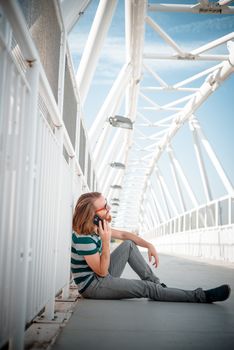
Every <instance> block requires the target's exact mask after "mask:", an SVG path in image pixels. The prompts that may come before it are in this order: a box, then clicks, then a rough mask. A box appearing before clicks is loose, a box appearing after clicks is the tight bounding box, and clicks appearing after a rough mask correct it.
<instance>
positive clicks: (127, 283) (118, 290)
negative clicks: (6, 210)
mask: <svg viewBox="0 0 234 350" xmlns="http://www.w3.org/2000/svg"><path fill="white" fill-rule="evenodd" d="M82 295H83V296H84V297H85V298H91V299H129V298H149V299H152V300H157V301H174V302H195V303H201V302H206V295H205V292H204V291H203V290H202V289H201V288H198V289H196V290H182V289H176V288H163V287H162V286H161V285H160V284H156V283H154V282H151V281H145V280H129V279H125V278H119V277H113V276H111V275H108V276H106V277H98V276H97V277H96V279H95V280H94V282H92V283H91V285H90V286H89V287H88V288H87V289H86V291H85V292H84V293H83V294H82Z"/></svg>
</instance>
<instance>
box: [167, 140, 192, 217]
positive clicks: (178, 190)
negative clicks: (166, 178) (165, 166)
mask: <svg viewBox="0 0 234 350" xmlns="http://www.w3.org/2000/svg"><path fill="white" fill-rule="evenodd" d="M167 152H168V155H169V160H170V165H171V171H172V175H173V178H174V182H175V187H176V190H177V194H178V197H179V202H180V207H181V210H182V211H186V210H187V208H186V204H185V200H184V196H183V192H182V189H181V186H180V182H179V179H178V173H177V171H176V167H175V164H174V162H175V159H174V155H173V152H172V147H171V146H168V147H167Z"/></svg>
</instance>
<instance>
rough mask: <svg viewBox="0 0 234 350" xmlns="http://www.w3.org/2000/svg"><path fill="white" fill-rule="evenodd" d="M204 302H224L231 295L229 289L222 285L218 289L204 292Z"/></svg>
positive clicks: (226, 285) (227, 286)
mask: <svg viewBox="0 0 234 350" xmlns="http://www.w3.org/2000/svg"><path fill="white" fill-rule="evenodd" d="M204 292H205V295H206V302H207V303H213V302H215V301H224V300H226V299H227V298H229V296H230V294H231V287H230V286H229V285H228V284H223V285H222V286H220V287H217V288H213V289H208V290H204Z"/></svg>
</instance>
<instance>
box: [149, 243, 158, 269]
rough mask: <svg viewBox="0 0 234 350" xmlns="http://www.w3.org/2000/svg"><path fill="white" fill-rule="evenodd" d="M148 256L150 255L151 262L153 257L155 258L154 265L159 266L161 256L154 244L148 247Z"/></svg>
mask: <svg viewBox="0 0 234 350" xmlns="http://www.w3.org/2000/svg"><path fill="white" fill-rule="evenodd" d="M148 257H149V262H150V263H151V261H152V257H153V258H154V261H153V265H154V266H155V268H156V267H158V265H159V258H158V253H157V252H156V249H155V248H154V246H153V244H150V245H149V248H148Z"/></svg>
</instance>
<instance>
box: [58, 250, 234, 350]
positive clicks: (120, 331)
mask: <svg viewBox="0 0 234 350" xmlns="http://www.w3.org/2000/svg"><path fill="white" fill-rule="evenodd" d="M156 272H157V275H158V276H159V277H160V279H161V281H162V282H164V283H166V284H167V285H168V286H171V287H178V288H184V289H194V288H197V287H203V288H205V289H207V288H213V287H215V286H217V285H220V284H223V283H227V282H228V283H229V284H230V285H231V287H232V290H233V292H232V295H231V297H230V298H229V299H228V300H227V301H225V302H222V303H214V304H190V303H169V302H156V301H149V300H147V299H131V300H115V301H109V300H87V299H86V300H85V299H81V300H80V301H79V302H78V303H77V308H76V309H75V311H74V313H73V315H72V317H71V318H70V320H69V322H68V324H67V325H66V327H65V328H64V329H63V330H62V332H61V333H60V335H59V337H58V338H57V340H56V342H55V344H54V346H53V347H52V350H62V349H69V350H73V349H74V350H78V349H86V350H91V349H101V350H107V349H108V350H110V349H111V350H117V349H118V350H133V349H134V350H143V349H158V350H164V349H165V350H166V349H176V350H188V349H189V350H193V349H197V350H198V349H199V350H203V349H205V350H216V349H217V350H220V349H222V350H225V349H233V346H234V268H233V265H228V267H226V266H225V264H221V265H214V264H211V265H210V264H207V263H205V262H202V261H198V260H196V261H193V260H189V259H184V258H179V257H176V256H169V255H163V254H160V266H159V268H158V269H157V270H156ZM124 276H125V277H130V278H135V277H136V276H135V274H134V273H133V272H132V271H131V269H130V267H127V268H126V270H125V272H124Z"/></svg>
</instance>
